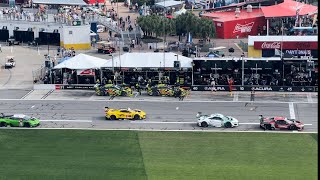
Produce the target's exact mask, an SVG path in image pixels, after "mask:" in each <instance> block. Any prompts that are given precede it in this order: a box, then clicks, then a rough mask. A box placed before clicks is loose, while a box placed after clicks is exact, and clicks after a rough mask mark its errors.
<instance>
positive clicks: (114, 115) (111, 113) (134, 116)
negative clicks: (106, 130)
mask: <svg viewBox="0 0 320 180" xmlns="http://www.w3.org/2000/svg"><path fill="white" fill-rule="evenodd" d="M105 113H106V119H111V120H117V119H129V120H139V119H145V118H146V112H144V111H142V110H140V109H130V108H121V109H111V108H109V107H105Z"/></svg>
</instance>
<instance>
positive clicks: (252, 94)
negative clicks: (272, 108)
mask: <svg viewBox="0 0 320 180" xmlns="http://www.w3.org/2000/svg"><path fill="white" fill-rule="evenodd" d="M254 96H255V92H254V90H252V91H251V94H250V101H251V103H252V102H253V101H254Z"/></svg>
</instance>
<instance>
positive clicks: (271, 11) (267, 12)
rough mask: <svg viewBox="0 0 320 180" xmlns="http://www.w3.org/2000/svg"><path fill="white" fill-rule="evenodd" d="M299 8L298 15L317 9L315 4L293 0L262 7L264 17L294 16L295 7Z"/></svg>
mask: <svg viewBox="0 0 320 180" xmlns="http://www.w3.org/2000/svg"><path fill="white" fill-rule="evenodd" d="M298 8H300V12H299V15H300V16H301V15H307V14H308V13H312V12H315V11H317V10H318V7H317V6H313V5H309V4H303V3H300V2H297V1H293V0H284V2H283V3H280V4H277V5H274V6H267V7H262V8H261V9H262V12H263V14H264V16H265V18H273V17H293V16H296V12H297V9H298Z"/></svg>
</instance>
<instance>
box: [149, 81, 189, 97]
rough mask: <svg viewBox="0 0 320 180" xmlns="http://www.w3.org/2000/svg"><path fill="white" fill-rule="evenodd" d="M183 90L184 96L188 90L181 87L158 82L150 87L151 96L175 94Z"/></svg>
mask: <svg viewBox="0 0 320 180" xmlns="http://www.w3.org/2000/svg"><path fill="white" fill-rule="evenodd" d="M179 90H180V91H181V95H182V96H186V95H187V91H186V90H185V89H183V88H180V87H174V86H169V85H166V84H157V85H155V86H152V87H148V95H149V96H171V97H172V96H175V95H176V94H177V93H178V91H179Z"/></svg>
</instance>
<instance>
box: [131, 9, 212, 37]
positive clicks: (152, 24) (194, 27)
mask: <svg viewBox="0 0 320 180" xmlns="http://www.w3.org/2000/svg"><path fill="white" fill-rule="evenodd" d="M137 23H138V25H139V26H140V27H141V29H142V31H143V33H144V36H153V37H156V38H157V37H159V36H165V35H171V34H174V35H179V36H180V35H186V34H188V33H189V32H190V33H191V34H192V36H193V37H198V38H203V39H206V38H208V37H210V38H213V37H214V36H215V27H214V23H213V21H212V20H210V19H205V18H200V17H197V16H196V15H194V14H193V13H191V12H187V13H185V14H181V15H179V16H177V18H175V19H169V18H167V17H165V16H159V15H155V14H152V15H149V16H140V17H138V19H137Z"/></svg>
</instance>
